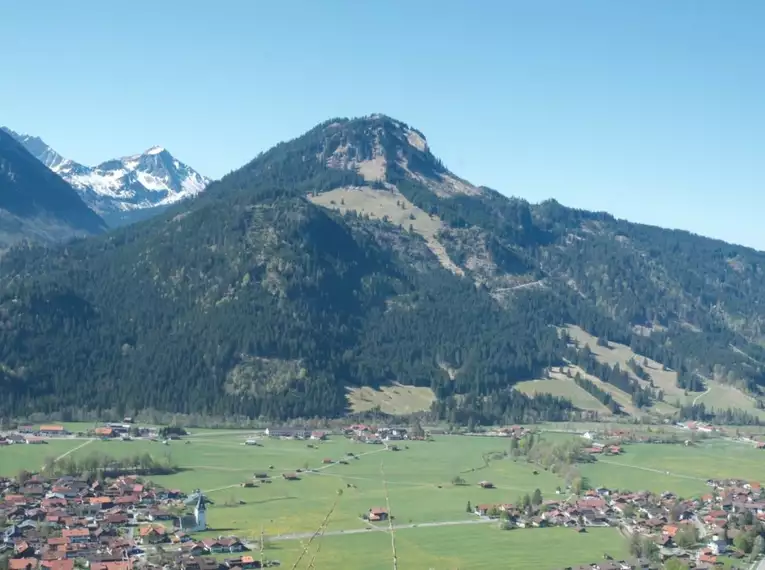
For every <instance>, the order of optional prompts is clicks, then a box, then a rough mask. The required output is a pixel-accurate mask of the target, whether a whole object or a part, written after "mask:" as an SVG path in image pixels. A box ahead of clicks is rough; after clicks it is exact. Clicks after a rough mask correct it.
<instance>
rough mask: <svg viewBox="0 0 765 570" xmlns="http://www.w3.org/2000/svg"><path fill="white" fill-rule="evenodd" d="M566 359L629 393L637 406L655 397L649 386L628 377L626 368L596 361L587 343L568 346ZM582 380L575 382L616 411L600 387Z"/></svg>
mask: <svg viewBox="0 0 765 570" xmlns="http://www.w3.org/2000/svg"><path fill="white" fill-rule="evenodd" d="M567 359H568V360H569V361H570V362H573V363H574V364H576V365H577V366H579V367H580V368H582V369H583V370H584V371H585V372H587V373H588V374H591V375H592V376H595V377H597V378H600V379H601V380H602V381H603V382H606V383H607V384H611V385H612V386H615V387H616V388H618V389H619V390H621V391H622V392H625V393H627V394H630V396H631V399H632V403H633V404H634V405H635V407H637V408H644V407H647V406H650V405H651V404H652V403H653V400H654V398H655V397H656V394H655V393H654V391H653V390H651V388H643V387H642V386H641V385H640V383H639V382H638V381H636V380H634V379H632V378H630V375H629V373H628V372H627V371H626V370H622V369H621V367H620V366H619V364H618V363H616V364H614V365H613V366H610V365H608V364H605V363H602V362H598V360H597V359H596V357H595V355H594V354H593V353H592V350H591V349H590V347H589V346H588V345H585V346H584V347H583V348H582V349H576V348H573V347H569V348H568V349H567ZM575 380H576V378H575ZM582 380H583V379H581V378H580V382H577V384H579V385H580V386H581V387H582V388H584V389H585V390H587V391H588V392H589V393H590V394H592V395H593V396H595V397H596V398H598V400H600V401H601V402H602V403H603V404H604V405H606V406H609V408H611V410H612V411H614V410H617V411H614V413H618V410H619V409H620V408H619V407H618V405H615V404H616V403H615V402H612V401H610V399H607V398H605V395H604V394H601V393H600V392H601V391H602V389H599V388H597V386H596V385H595V384H594V383H592V382H591V381H582ZM607 402H608V403H607Z"/></svg>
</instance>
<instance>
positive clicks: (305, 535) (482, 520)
mask: <svg viewBox="0 0 765 570" xmlns="http://www.w3.org/2000/svg"><path fill="white" fill-rule="evenodd" d="M490 522H495V523H496V522H497V521H496V520H494V519H489V518H476V519H468V520H462V521H440V522H425V523H411V524H394V525H393V530H403V529H407V528H425V527H437V526H459V525H472V524H486V523H490ZM372 531H377V532H390V528H389V527H380V526H374V525H371V526H370V527H368V528H351V529H345V530H331V531H326V532H325V533H324V535H323V536H341V535H343V536H344V535H347V534H364V533H365V532H372ZM314 534H316V533H315V532H298V533H290V534H279V535H276V536H268V537H267V538H268V540H270V541H274V540H304V539H308V538H311V537H312V536H313V535H314ZM246 546H247V547H248V548H256V549H257V548H258V546H257V545H252V544H248V545H246Z"/></svg>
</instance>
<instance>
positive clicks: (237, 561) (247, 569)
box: [223, 556, 262, 570]
mask: <svg viewBox="0 0 765 570" xmlns="http://www.w3.org/2000/svg"><path fill="white" fill-rule="evenodd" d="M223 563H224V564H225V565H226V566H227V567H228V568H241V569H242V570H252V569H253V568H262V566H261V564H260V560H256V559H255V558H253V557H252V556H242V557H240V558H228V559H226V560H224V561H223Z"/></svg>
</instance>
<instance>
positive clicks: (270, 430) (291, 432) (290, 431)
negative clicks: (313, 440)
mask: <svg viewBox="0 0 765 570" xmlns="http://www.w3.org/2000/svg"><path fill="white" fill-rule="evenodd" d="M263 433H265V434H266V435H267V436H268V437H287V438H292V439H308V438H309V437H311V430H309V429H306V428H274V427H267V428H266V429H265V430H264V432H263Z"/></svg>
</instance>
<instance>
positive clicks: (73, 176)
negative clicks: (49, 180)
mask: <svg viewBox="0 0 765 570" xmlns="http://www.w3.org/2000/svg"><path fill="white" fill-rule="evenodd" d="M2 129H3V130H4V131H5V132H6V133H8V134H10V135H11V136H13V137H14V138H15V139H16V140H18V141H19V142H21V143H22V144H23V145H24V146H25V148H27V150H29V151H30V153H32V154H33V155H34V156H35V157H36V158H38V159H39V160H40V161H41V162H42V163H43V164H45V165H46V166H47V167H48V168H50V169H51V170H52V171H53V172H55V173H56V174H58V175H59V176H61V177H62V178H63V179H64V180H66V181H67V182H68V183H69V184H71V185H72V186H73V187H74V188H75V189H76V190H77V191H78V192H79V194H80V196H81V197H82V199H83V200H84V201H85V203H86V204H87V205H88V206H89V207H90V208H91V209H92V210H93V211H94V212H96V213H98V214H99V215H101V216H102V217H103V218H104V219H105V220H107V222H108V223H109V224H110V225H111V226H119V225H123V224H126V223H131V222H133V221H136V220H138V219H141V218H144V217H147V215H148V214H149V213H151V214H156V213H158V212H161V211H162V210H163V209H164V208H166V207H167V206H169V205H171V204H174V203H176V202H179V201H182V200H185V199H187V198H191V197H193V196H196V195H197V194H199V193H200V192H202V191H203V190H204V189H205V187H206V186H207V185H208V184H209V183H210V179H209V178H207V177H204V176H202V175H200V174H199V173H198V172H196V171H195V170H194V169H192V168H191V167H190V166H188V165H187V164H185V163H183V162H181V161H179V160H178V159H176V158H175V157H173V156H172V155H171V154H170V153H169V152H168V151H167V150H166V149H165V148H164V147H162V146H152V147H150V148H149V149H147V150H146V151H144V152H143V153H140V154H134V155H126V156H123V157H120V158H115V159H111V160H107V161H104V162H101V163H100V164H98V165H96V166H92V167H91V166H85V165H83V164H80V163H78V162H76V161H74V160H71V159H67V158H64V157H63V156H61V155H60V154H59V153H58V152H56V151H55V150H53V149H52V148H51V147H50V146H48V145H47V144H46V143H45V142H44V141H43V140H42V139H41V138H39V137H35V136H31V135H26V134H20V133H17V132H15V131H12V130H11V129H9V128H7V127H2Z"/></svg>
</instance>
